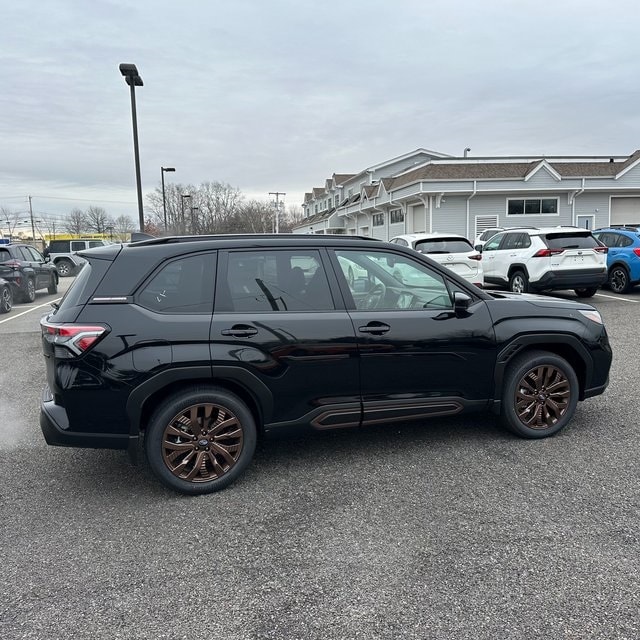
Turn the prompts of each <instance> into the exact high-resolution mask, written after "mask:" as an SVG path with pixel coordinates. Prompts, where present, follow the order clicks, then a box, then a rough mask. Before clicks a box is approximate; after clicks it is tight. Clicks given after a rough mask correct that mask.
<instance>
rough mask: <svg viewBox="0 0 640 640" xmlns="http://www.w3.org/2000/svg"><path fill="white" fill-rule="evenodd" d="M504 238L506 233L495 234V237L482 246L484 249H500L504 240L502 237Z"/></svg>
mask: <svg viewBox="0 0 640 640" xmlns="http://www.w3.org/2000/svg"><path fill="white" fill-rule="evenodd" d="M503 238H504V233H501V234H499V235H496V236H493V238H491V240H489V241H488V242H487V243H486V244H485V245H484V247H483V248H482V251H483V252H484V251H495V250H496V249H498V248H499V247H500V243H501V242H502V239H503Z"/></svg>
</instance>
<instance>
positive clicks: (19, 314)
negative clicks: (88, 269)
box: [0, 297, 62, 324]
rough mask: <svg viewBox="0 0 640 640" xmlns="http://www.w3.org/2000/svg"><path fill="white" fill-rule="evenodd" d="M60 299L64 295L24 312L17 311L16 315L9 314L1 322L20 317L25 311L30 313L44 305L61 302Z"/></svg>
mask: <svg viewBox="0 0 640 640" xmlns="http://www.w3.org/2000/svg"><path fill="white" fill-rule="evenodd" d="M60 300H62V297H60V298H56V299H55V300H51V301H50V302H45V303H43V304H39V305H38V306H37V307H31V308H30V309H27V310H26V311H23V312H22V313H16V315H15V316H13V315H12V316H9V317H8V318H5V319H4V320H0V324H4V323H5V322H9V320H15V319H16V318H19V317H20V316H23V315H24V314H25V313H29V312H30V311H35V310H36V309H41V308H42V307H48V306H50V305H51V303H52V302H59V301H60Z"/></svg>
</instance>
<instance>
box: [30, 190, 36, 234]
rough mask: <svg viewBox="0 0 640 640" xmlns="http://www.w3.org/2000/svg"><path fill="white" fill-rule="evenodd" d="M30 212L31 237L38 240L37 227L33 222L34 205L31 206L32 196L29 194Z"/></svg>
mask: <svg viewBox="0 0 640 640" xmlns="http://www.w3.org/2000/svg"><path fill="white" fill-rule="evenodd" d="M29 214H30V216H31V237H32V238H33V241H34V242H35V241H36V227H35V225H34V224H33V207H32V206H31V196H29Z"/></svg>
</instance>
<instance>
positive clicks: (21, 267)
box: [0, 244, 58, 302]
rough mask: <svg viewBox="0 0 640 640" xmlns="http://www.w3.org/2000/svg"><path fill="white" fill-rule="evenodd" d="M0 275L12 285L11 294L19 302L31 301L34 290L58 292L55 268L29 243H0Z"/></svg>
mask: <svg viewBox="0 0 640 640" xmlns="http://www.w3.org/2000/svg"><path fill="white" fill-rule="evenodd" d="M0 277H1V278H4V279H5V280H7V281H8V282H9V284H10V285H11V286H12V287H13V295H14V297H15V299H16V300H19V301H21V302H33V301H34V300H35V299H36V291H38V290H39V289H46V290H47V291H48V292H49V293H57V292H58V272H57V271H56V268H55V267H54V266H53V265H52V264H51V263H50V262H49V259H48V258H45V257H44V256H43V255H42V254H41V253H40V252H39V251H38V250H37V249H36V248H35V247H32V246H31V245H30V244H1V245H0Z"/></svg>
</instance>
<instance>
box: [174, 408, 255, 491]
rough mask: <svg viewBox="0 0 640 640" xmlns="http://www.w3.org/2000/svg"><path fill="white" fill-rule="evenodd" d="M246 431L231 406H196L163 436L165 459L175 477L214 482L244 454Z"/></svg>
mask: <svg viewBox="0 0 640 640" xmlns="http://www.w3.org/2000/svg"><path fill="white" fill-rule="evenodd" d="M243 441H244V430H243V427H242V424H241V423H240V420H239V419H238V418H237V417H236V415H235V414H234V413H233V412H232V411H230V410H229V409H228V408H227V407H223V406H221V405H218V404H212V403H202V404H194V405H191V406H189V407H187V408H185V409H184V410H183V411H181V412H180V413H178V414H177V415H176V416H175V417H174V418H173V419H172V420H170V421H169V424H167V426H166V427H165V429H164V432H163V434H162V458H163V460H164V463H165V465H166V466H167V468H168V469H169V470H170V471H171V473H173V475H174V476H176V477H177V478H180V479H181V480H186V481H188V482H210V481H212V480H216V479H218V478H220V477H221V476H223V475H225V474H226V473H228V472H229V471H230V470H231V469H232V468H233V467H234V466H235V464H236V463H237V462H238V458H239V457H240V454H241V452H242V445H243Z"/></svg>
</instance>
